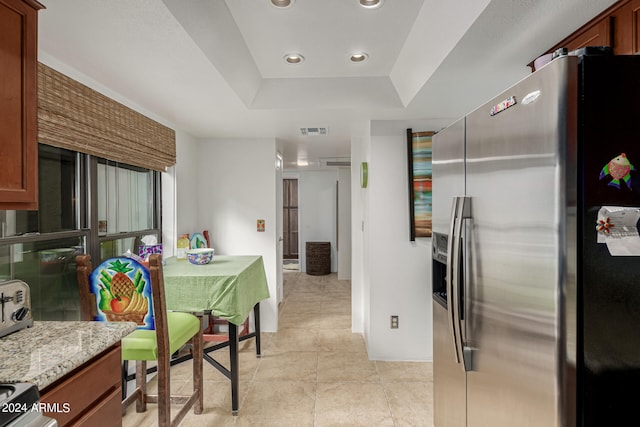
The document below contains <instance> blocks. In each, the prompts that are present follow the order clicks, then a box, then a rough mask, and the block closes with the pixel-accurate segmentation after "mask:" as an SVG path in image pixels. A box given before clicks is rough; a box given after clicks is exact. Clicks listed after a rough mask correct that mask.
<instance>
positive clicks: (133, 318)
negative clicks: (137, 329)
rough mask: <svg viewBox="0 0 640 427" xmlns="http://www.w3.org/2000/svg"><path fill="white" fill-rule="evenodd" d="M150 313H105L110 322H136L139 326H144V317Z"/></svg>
mask: <svg viewBox="0 0 640 427" xmlns="http://www.w3.org/2000/svg"><path fill="white" fill-rule="evenodd" d="M148 312H149V309H147V310H145V311H131V312H129V313H114V312H113V311H103V313H104V314H105V316H107V320H108V321H109V322H136V323H137V324H138V325H144V317H145V316H146V315H147V313H148Z"/></svg>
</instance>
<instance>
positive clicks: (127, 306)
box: [76, 254, 203, 427]
mask: <svg viewBox="0 0 640 427" xmlns="http://www.w3.org/2000/svg"><path fill="white" fill-rule="evenodd" d="M76 264H77V275H78V286H79V290H80V301H81V307H82V319H83V320H96V321H109V322H120V321H126V322H135V323H136V324H137V325H138V328H137V329H136V330H135V331H134V332H133V333H131V334H129V335H128V336H126V337H125V338H123V340H122V360H123V361H128V360H135V361H136V389H135V391H134V392H133V393H132V394H131V395H129V396H128V397H125V396H126V392H123V401H122V412H123V414H124V411H125V410H126V408H127V407H128V406H129V405H130V404H131V403H133V402H134V401H135V402H136V411H137V412H144V411H145V410H146V404H147V403H157V404H158V425H159V426H160V427H165V426H176V425H178V424H179V423H180V421H181V420H182V419H183V418H184V416H185V415H186V413H187V412H188V411H189V409H190V408H191V407H192V406H193V408H194V413H195V414H201V413H202V400H203V398H202V357H201V356H200V355H201V354H202V325H201V320H200V318H198V317H196V316H194V315H192V314H190V313H181V312H168V311H167V309H166V303H165V298H164V277H163V274H162V263H161V258H160V255H157V254H156V255H151V256H150V257H149V266H148V268H147V266H144V265H142V264H141V263H139V262H137V261H135V260H133V259H130V258H126V257H121V258H111V259H108V260H106V261H104V262H102V263H101V264H100V265H99V266H98V267H97V268H96V269H95V270H94V269H93V268H92V263H91V257H90V256H89V255H78V256H77V257H76ZM185 344H191V350H192V352H193V356H194V357H193V393H192V394H191V395H188V396H177V395H171V388H170V361H171V355H172V354H173V353H175V352H177V351H178V350H179V349H180V348H181V347H183V346H184V345H185ZM147 361H156V362H157V365H158V367H157V370H158V393H157V394H156V395H150V394H148V393H147V382H146V376H147ZM123 378H126V372H123ZM123 388H124V389H126V381H123ZM171 403H178V404H183V406H182V408H181V409H180V411H179V412H178V413H177V414H176V416H175V418H174V419H173V420H172V419H171Z"/></svg>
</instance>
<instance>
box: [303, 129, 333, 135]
mask: <svg viewBox="0 0 640 427" xmlns="http://www.w3.org/2000/svg"><path fill="white" fill-rule="evenodd" d="M328 133H329V129H328V128H326V127H322V128H300V135H302V136H324V135H327V134H328Z"/></svg>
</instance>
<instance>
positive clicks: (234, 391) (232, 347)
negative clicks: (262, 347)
mask: <svg viewBox="0 0 640 427" xmlns="http://www.w3.org/2000/svg"><path fill="white" fill-rule="evenodd" d="M229 359H230V364H231V369H230V371H231V372H230V374H231V413H232V414H233V415H238V382H239V381H238V378H239V372H238V326H237V325H235V324H233V323H231V322H229Z"/></svg>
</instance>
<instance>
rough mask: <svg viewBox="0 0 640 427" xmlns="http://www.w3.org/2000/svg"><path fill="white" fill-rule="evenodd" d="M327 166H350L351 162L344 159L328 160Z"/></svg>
mask: <svg viewBox="0 0 640 427" xmlns="http://www.w3.org/2000/svg"><path fill="white" fill-rule="evenodd" d="M327 166H351V162H350V161H346V162H335V161H328V162H327Z"/></svg>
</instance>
